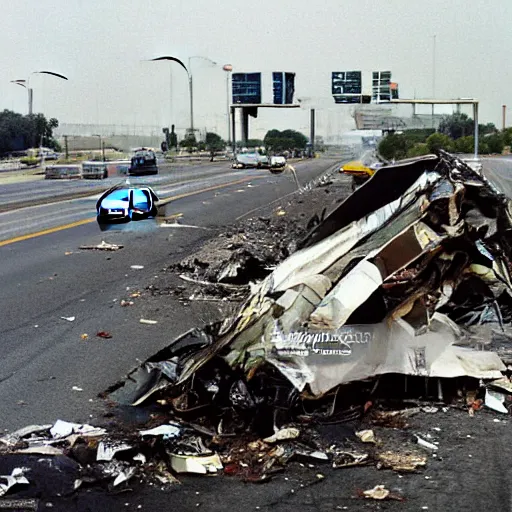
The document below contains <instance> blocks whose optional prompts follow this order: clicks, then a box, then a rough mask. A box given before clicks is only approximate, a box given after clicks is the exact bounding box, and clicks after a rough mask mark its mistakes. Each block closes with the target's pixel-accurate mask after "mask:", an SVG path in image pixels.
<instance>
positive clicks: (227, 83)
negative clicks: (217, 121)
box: [222, 64, 233, 142]
mask: <svg viewBox="0 0 512 512" xmlns="http://www.w3.org/2000/svg"><path fill="white" fill-rule="evenodd" d="M222 69H223V70H224V71H225V72H226V116H227V123H228V138H227V142H229V141H230V140H231V123H230V122H229V121H230V120H229V96H230V94H229V75H230V73H231V71H233V66H232V65H231V64H225V65H224V66H223V67H222Z"/></svg>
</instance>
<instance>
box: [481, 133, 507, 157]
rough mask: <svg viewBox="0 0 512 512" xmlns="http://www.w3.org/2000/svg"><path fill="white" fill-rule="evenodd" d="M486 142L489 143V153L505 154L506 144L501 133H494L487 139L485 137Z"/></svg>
mask: <svg viewBox="0 0 512 512" xmlns="http://www.w3.org/2000/svg"><path fill="white" fill-rule="evenodd" d="M485 142H486V143H487V147H488V148H489V153H497V154H499V155H501V153H503V149H504V148H505V143H504V141H503V136H502V135H501V133H493V134H492V135H488V136H487V137H485Z"/></svg>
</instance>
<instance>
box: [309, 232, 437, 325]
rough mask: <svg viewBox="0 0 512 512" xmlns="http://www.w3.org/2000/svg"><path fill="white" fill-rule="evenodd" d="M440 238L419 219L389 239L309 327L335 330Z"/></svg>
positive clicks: (342, 283)
mask: <svg viewBox="0 0 512 512" xmlns="http://www.w3.org/2000/svg"><path fill="white" fill-rule="evenodd" d="M441 240H442V238H441V237H439V236H438V235H437V234H436V233H435V232H434V231H433V230H431V229H430V228H429V227H428V226H427V225H425V224H423V223H421V222H418V223H416V224H414V225H413V226H412V227H410V228H409V229H407V230H406V231H405V232H403V233H402V234H401V235H398V236H397V237H395V238H394V239H392V240H390V241H389V242H388V243H387V244H386V245H385V246H384V247H382V248H381V249H380V251H379V252H378V253H375V251H374V252H373V253H370V254H369V255H367V256H366V259H365V260H363V261H361V262H360V263H358V264H357V265H356V266H355V267H354V269H353V270H351V271H350V272H349V273H348V274H347V275H346V276H345V277H343V278H342V279H341V280H340V282H339V283H338V284H337V285H336V286H335V287H334V288H333V289H332V290H331V292H330V293H329V294H328V295H327V296H326V297H325V298H324V300H322V302H321V303H320V305H319V306H318V307H317V309H316V310H315V311H314V312H313V313H312V314H311V316H310V323H309V326H310V328H313V329H324V330H333V329H337V328H339V327H341V326H342V325H343V324H344V323H345V322H346V321H347V320H348V318H349V317H350V315H351V314H352V313H353V312H354V311H355V310H356V309H357V308H358V307H359V306H360V305H361V304H363V303H364V302H365V301H366V300H367V299H368V298H369V297H370V295H371V294H372V293H373V292H374V291H375V290H376V289H377V288H378V287H379V286H380V285H382V283H383V282H384V280H385V279H387V278H388V277H390V276H392V275H393V273H395V272H396V271H398V270H400V269H401V268H403V267H405V266H406V265H408V264H410V263H411V262H412V261H414V260H415V259H416V258H418V257H419V256H421V254H423V253H424V251H425V250H426V249H427V248H428V249H430V250H431V248H432V245H439V244H440V242H441ZM370 259H373V263H372V262H371V261H369V260H370Z"/></svg>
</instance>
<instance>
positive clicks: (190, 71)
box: [188, 55, 217, 134]
mask: <svg viewBox="0 0 512 512" xmlns="http://www.w3.org/2000/svg"><path fill="white" fill-rule="evenodd" d="M192 59H203V60H206V61H208V62H209V63H210V64H212V65H214V66H216V65H217V63H216V62H215V61H213V60H212V59H210V58H208V57H203V56H202V55H194V56H193V57H189V58H188V88H189V93H190V133H191V134H193V133H194V93H193V82H192Z"/></svg>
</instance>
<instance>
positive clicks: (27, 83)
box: [11, 71, 67, 116]
mask: <svg viewBox="0 0 512 512" xmlns="http://www.w3.org/2000/svg"><path fill="white" fill-rule="evenodd" d="M35 74H40V75H41V74H42V75H52V76H55V77H57V78H60V79H62V80H67V78H66V77H65V76H64V75H61V74H59V73H54V72H53V71H33V72H32V73H30V75H29V77H28V78H27V79H26V80H11V82H12V83H13V84H17V85H21V87H25V89H27V92H28V115H29V116H31V115H32V112H33V103H34V93H33V89H32V88H31V87H30V77H31V76H32V75H35Z"/></svg>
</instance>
